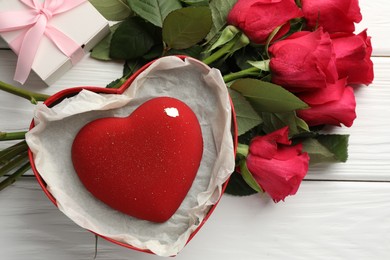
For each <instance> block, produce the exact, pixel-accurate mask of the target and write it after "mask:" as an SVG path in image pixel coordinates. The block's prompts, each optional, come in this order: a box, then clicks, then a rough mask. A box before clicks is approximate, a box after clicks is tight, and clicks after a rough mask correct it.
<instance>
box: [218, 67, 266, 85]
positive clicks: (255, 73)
mask: <svg viewBox="0 0 390 260" xmlns="http://www.w3.org/2000/svg"><path fill="white" fill-rule="evenodd" d="M259 72H261V69H258V68H256V67H251V68H249V69H245V70H241V71H237V72H233V73H230V74H227V75H225V76H223V80H224V81H225V83H228V82H230V81H233V80H236V79H240V78H244V77H247V76H258V77H259V76H260V73H259Z"/></svg>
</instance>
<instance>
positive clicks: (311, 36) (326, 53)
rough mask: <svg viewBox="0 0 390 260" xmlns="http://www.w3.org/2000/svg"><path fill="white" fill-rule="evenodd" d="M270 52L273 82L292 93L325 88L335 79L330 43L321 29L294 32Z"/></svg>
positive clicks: (334, 58) (334, 66)
mask: <svg viewBox="0 0 390 260" xmlns="http://www.w3.org/2000/svg"><path fill="white" fill-rule="evenodd" d="M269 53H270V57H271V61H270V69H271V75H272V82H274V83H275V84H278V85H281V86H283V87H285V88H286V89H288V90H290V91H292V92H301V91H307V90H312V89H316V88H325V87H326V86H327V85H328V84H329V83H335V82H336V80H337V79H338V74H337V69H336V55H335V52H334V50H333V44H332V41H331V39H330V36H329V34H328V33H326V32H323V30H322V28H319V29H318V30H317V31H315V32H308V31H302V32H297V33H294V34H292V35H291V36H290V37H288V38H287V39H285V40H281V41H279V42H276V43H275V44H273V45H271V46H270V48H269Z"/></svg>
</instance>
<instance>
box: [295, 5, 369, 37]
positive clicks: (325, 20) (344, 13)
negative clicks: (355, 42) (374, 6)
mask: <svg viewBox="0 0 390 260" xmlns="http://www.w3.org/2000/svg"><path fill="white" fill-rule="evenodd" d="M301 4H302V11H303V14H304V17H305V18H306V20H307V24H308V27H309V28H312V29H313V28H316V27H318V26H322V27H323V28H324V30H325V31H327V32H329V33H331V32H349V33H352V32H354V31H355V24H354V23H358V22H360V21H361V20H362V14H361V13H360V8H359V2H358V0H301Z"/></svg>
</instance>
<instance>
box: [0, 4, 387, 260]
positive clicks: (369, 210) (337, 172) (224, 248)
mask: <svg viewBox="0 0 390 260" xmlns="http://www.w3.org/2000/svg"><path fill="white" fill-rule="evenodd" d="M360 5H361V9H362V13H363V16H364V20H363V22H362V23H361V24H359V25H358V26H357V31H358V32H360V31H361V30H362V29H364V28H366V27H368V28H369V30H368V33H369V35H371V36H372V37H373V39H372V42H373V46H374V53H373V56H374V57H373V61H374V64H375V80H374V83H373V84H372V85H370V86H369V87H360V88H359V89H358V90H357V91H356V99H357V103H358V107H357V114H358V118H357V119H356V121H355V123H354V126H353V127H352V128H350V129H345V128H340V129H336V131H337V132H339V133H349V134H350V135H351V136H350V148H349V161H348V162H347V163H345V164H333V165H322V166H316V167H313V168H311V170H310V172H309V174H308V176H307V177H306V179H305V180H304V182H303V183H302V185H301V188H300V190H299V192H298V194H297V195H295V196H293V197H289V198H287V199H286V202H284V203H283V202H281V203H278V204H274V203H273V202H272V201H271V200H270V199H269V198H268V197H267V196H264V195H263V196H262V195H252V196H249V197H244V198H238V197H232V196H228V195H225V196H224V197H223V198H222V200H221V203H220V204H219V206H218V207H217V209H216V210H215V213H214V214H213V215H212V217H211V218H210V220H209V221H208V222H207V223H206V224H205V226H204V227H203V229H202V230H201V231H200V232H199V233H198V234H197V235H196V236H195V238H194V239H193V240H192V241H191V242H190V243H189V244H188V246H187V247H186V248H184V250H183V251H182V252H181V253H180V254H179V255H178V256H177V258H176V259H225V260H227V259H232V260H233V259H234V260H236V259H390V130H389V129H390V116H389V114H390V74H389V71H390V36H389V32H390V17H389V16H388V14H389V13H390V4H389V3H388V1H385V0H376V1H369V0H361V1H360ZM0 47H3V48H1V49H0V80H2V81H5V82H8V83H11V84H14V85H17V84H16V83H15V82H13V80H12V77H13V73H14V69H15V64H16V56H15V55H14V54H13V53H12V52H11V51H10V50H8V49H7V48H6V46H5V45H4V43H0ZM121 72H122V64H119V63H114V62H107V63H103V62H98V61H95V60H93V59H90V58H89V57H86V58H85V59H83V60H82V61H81V62H80V63H79V64H78V65H77V66H76V67H75V68H73V69H72V70H71V71H69V72H68V73H67V74H66V75H65V76H63V77H62V78H61V79H60V80H59V81H58V82H57V83H56V84H54V85H53V86H50V87H45V86H44V85H43V83H42V82H41V81H40V80H39V79H38V78H37V77H32V78H31V79H30V80H29V81H28V82H27V84H26V86H28V87H29V89H30V90H33V91H37V92H43V93H47V94H53V93H55V92H57V91H59V90H62V89H64V88H68V87H74V86H81V85H95V86H105V85H106V84H107V83H108V82H110V81H111V80H113V79H115V78H116V77H118V76H120V75H121ZM32 110H33V105H31V104H29V102H28V101H26V100H24V99H20V98H18V97H16V96H12V95H10V94H7V93H3V92H0V130H2V131H18V130H25V129H27V127H28V125H29V123H30V121H31V117H32ZM0 147H4V144H1V143H0ZM94 247H95V237H94V235H92V234H91V233H89V232H88V231H85V230H83V229H81V228H80V227H78V226H77V225H76V224H74V223H73V222H72V221H71V220H69V219H68V218H67V217H66V216H64V215H63V214H62V213H61V212H60V211H59V210H57V208H56V207H55V206H54V205H53V204H52V203H51V202H50V201H49V200H48V199H47V198H46V196H45V195H44V193H43V192H42V191H41V189H40V187H39V185H38V184H37V182H36V180H35V178H34V177H33V176H32V175H31V173H29V176H24V177H23V178H22V179H21V180H20V181H18V182H17V183H16V184H14V185H13V186H11V187H9V188H7V189H6V190H3V191H2V192H0V259H4V260H8V259H11V260H13V259H56V260H60V259H66V260H68V259H93V256H94ZM97 259H157V257H156V256H153V255H149V254H144V253H139V252H135V251H132V250H129V249H125V248H122V247H120V246H117V245H114V244H111V243H109V242H106V241H104V240H103V239H99V243H98V255H97Z"/></svg>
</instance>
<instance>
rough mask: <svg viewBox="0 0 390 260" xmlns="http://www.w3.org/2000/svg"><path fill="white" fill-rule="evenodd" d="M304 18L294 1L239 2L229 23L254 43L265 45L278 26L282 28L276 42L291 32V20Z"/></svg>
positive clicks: (259, 0)
mask: <svg viewBox="0 0 390 260" xmlns="http://www.w3.org/2000/svg"><path fill="white" fill-rule="evenodd" d="M302 16H303V14H302V12H301V10H300V9H299V8H298V6H297V5H296V4H295V2H294V0H276V1H275V0H274V1H270V0H238V1H237V3H236V4H235V5H234V6H233V8H232V10H231V11H230V13H229V15H228V18H227V22H228V24H231V25H234V26H236V27H238V28H240V30H241V31H242V32H244V34H245V35H246V36H248V38H249V39H250V40H251V41H252V42H254V43H257V44H263V43H265V42H266V41H267V38H268V37H269V35H270V34H271V33H272V31H273V30H275V29H276V28H277V27H278V26H282V27H281V28H280V30H279V32H278V33H277V35H275V37H274V40H276V39H278V38H280V37H282V36H283V35H285V34H286V33H287V32H288V31H289V30H290V23H289V20H291V19H294V18H298V17H302Z"/></svg>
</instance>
